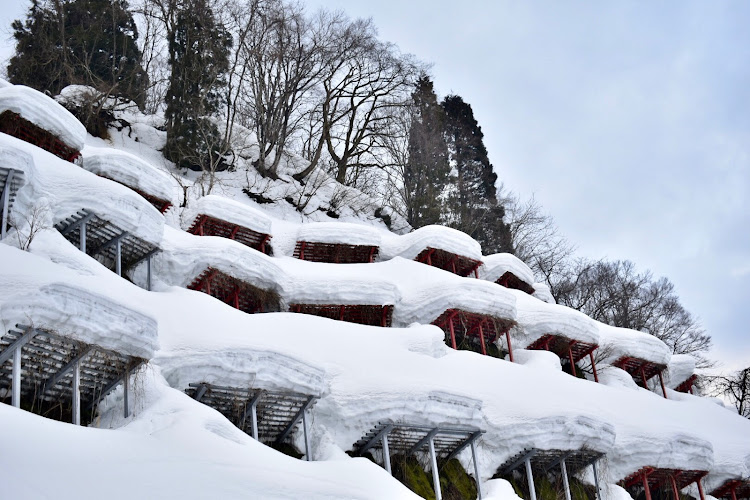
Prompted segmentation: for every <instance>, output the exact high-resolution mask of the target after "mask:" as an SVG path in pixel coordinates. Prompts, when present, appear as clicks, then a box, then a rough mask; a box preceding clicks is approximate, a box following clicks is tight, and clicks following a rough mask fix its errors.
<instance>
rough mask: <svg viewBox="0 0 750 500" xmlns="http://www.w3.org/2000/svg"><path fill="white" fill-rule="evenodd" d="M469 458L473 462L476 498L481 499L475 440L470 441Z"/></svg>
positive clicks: (480, 482) (480, 481)
mask: <svg viewBox="0 0 750 500" xmlns="http://www.w3.org/2000/svg"><path fill="white" fill-rule="evenodd" d="M471 460H472V461H473V462H474V479H476V481H477V495H478V496H477V499H478V500H482V480H481V479H480V478H479V462H477V440H476V439H474V440H472V441H471Z"/></svg>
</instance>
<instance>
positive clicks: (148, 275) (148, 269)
mask: <svg viewBox="0 0 750 500" xmlns="http://www.w3.org/2000/svg"><path fill="white" fill-rule="evenodd" d="M146 289H147V290H148V291H149V292H150V291H151V256H150V255H149V256H148V257H146Z"/></svg>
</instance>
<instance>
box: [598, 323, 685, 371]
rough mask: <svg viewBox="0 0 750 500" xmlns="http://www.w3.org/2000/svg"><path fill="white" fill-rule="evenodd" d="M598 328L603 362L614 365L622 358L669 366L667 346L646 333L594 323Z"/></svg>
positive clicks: (670, 354)
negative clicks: (603, 354)
mask: <svg viewBox="0 0 750 500" xmlns="http://www.w3.org/2000/svg"><path fill="white" fill-rule="evenodd" d="M596 324H597V326H598V328H599V335H600V337H601V343H600V344H599V347H600V349H601V350H602V351H601V352H602V353H606V357H605V359H604V362H606V363H614V362H615V361H617V360H618V359H620V358H622V357H623V356H628V357H631V358H638V359H643V360H646V361H650V362H652V363H655V364H657V365H667V364H669V359H670V358H671V356H672V351H671V350H670V349H669V347H668V346H667V344H665V343H664V342H662V341H661V340H659V339H657V338H656V337H654V336H653V335H649V334H648V333H644V332H639V331H637V330H630V329H628V328H618V327H614V326H610V325H607V324H604V323H600V322H598V321H597V322H596Z"/></svg>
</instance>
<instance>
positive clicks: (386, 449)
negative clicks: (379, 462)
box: [381, 432, 393, 476]
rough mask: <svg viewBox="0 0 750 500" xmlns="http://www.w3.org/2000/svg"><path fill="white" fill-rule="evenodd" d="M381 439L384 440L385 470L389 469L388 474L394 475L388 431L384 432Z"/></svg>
mask: <svg viewBox="0 0 750 500" xmlns="http://www.w3.org/2000/svg"><path fill="white" fill-rule="evenodd" d="M381 441H382V442H383V465H384V466H385V470H387V471H388V474H390V475H391V476H392V475H393V471H392V470H391V449H390V448H389V447H388V433H387V432H386V433H385V434H383V439H382V440H381Z"/></svg>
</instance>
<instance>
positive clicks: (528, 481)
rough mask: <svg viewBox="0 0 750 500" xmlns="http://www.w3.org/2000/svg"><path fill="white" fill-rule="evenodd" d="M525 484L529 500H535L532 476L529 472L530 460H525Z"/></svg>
mask: <svg viewBox="0 0 750 500" xmlns="http://www.w3.org/2000/svg"><path fill="white" fill-rule="evenodd" d="M526 482H527V483H529V496H530V497H531V500H536V487H535V486H534V474H533V473H532V472H531V458H527V459H526Z"/></svg>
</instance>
